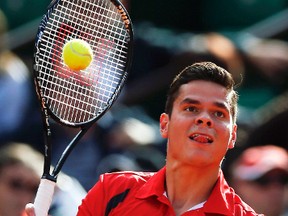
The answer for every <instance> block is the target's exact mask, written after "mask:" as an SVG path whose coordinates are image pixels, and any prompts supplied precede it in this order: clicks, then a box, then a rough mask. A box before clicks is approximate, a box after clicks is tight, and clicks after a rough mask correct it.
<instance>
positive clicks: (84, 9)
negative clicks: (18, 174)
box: [37, 0, 129, 124]
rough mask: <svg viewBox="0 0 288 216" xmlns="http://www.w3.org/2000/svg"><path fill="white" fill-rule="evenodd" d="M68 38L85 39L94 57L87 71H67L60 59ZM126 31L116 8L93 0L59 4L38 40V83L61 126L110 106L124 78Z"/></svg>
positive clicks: (97, 113)
mask: <svg viewBox="0 0 288 216" xmlns="http://www.w3.org/2000/svg"><path fill="white" fill-rule="evenodd" d="M73 38H80V39H83V40H86V41H87V42H88V43H89V44H90V46H91V48H92V50H93V54H94V58H93V61H92V63H91V64H90V66H89V67H88V68H87V69H85V70H81V71H72V70H71V69H69V68H67V66H66V65H64V63H63V61H62V58H61V55H62V47H63V46H64V44H65V43H66V42H67V41H68V40H70V39H73ZM128 42H129V32H127V29H126V28H125V24H124V22H123V20H122V18H121V15H120V14H119V12H118V10H117V8H116V7H115V6H114V5H113V4H112V3H111V2H110V1H105V0H98V2H97V4H96V3H95V1H92V0H74V1H62V2H61V3H60V4H58V5H57V7H56V8H55V9H54V11H53V12H52V13H51V16H50V17H49V20H48V23H47V26H46V29H45V30H44V33H43V36H42V38H41V47H40V54H39V59H38V60H37V61H38V62H37V64H39V65H38V66H40V67H39V68H40V69H39V70H38V80H39V82H40V87H41V88H42V89H43V93H44V96H45V97H46V99H47V102H48V105H49V106H50V109H51V110H52V112H53V113H54V114H55V115H56V116H57V117H59V118H60V120H62V121H63V122H65V123H68V124H69V123H70V124H72V123H83V122H86V121H89V120H92V119H94V118H96V117H97V116H98V115H99V114H101V113H102V112H103V110H105V109H106V108H107V107H109V106H110V105H111V103H112V101H113V95H115V94H117V91H119V89H120V85H122V83H123V81H122V80H123V78H125V76H126V73H125V70H126V68H125V67H126V62H127V53H128Z"/></svg>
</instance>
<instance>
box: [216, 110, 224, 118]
mask: <svg viewBox="0 0 288 216" xmlns="http://www.w3.org/2000/svg"><path fill="white" fill-rule="evenodd" d="M214 115H215V116H216V117H218V118H225V114H224V113H223V112H221V111H216V112H214Z"/></svg>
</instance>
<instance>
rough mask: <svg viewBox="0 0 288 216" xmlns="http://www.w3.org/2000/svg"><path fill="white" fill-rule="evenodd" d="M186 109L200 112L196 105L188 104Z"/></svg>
mask: <svg viewBox="0 0 288 216" xmlns="http://www.w3.org/2000/svg"><path fill="white" fill-rule="evenodd" d="M185 110H186V111H189V112H198V111H199V109H198V108H197V107H195V106H188V107H186V108H185Z"/></svg>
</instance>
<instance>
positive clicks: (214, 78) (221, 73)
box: [165, 62, 238, 122]
mask: <svg viewBox="0 0 288 216" xmlns="http://www.w3.org/2000/svg"><path fill="white" fill-rule="evenodd" d="M194 80H206V81H211V82H214V83H217V84H219V85H221V86H223V87H225V88H226V89H227V90H228V92H231V93H232V97H231V101H230V106H231V113H232V117H233V121H234V122H236V118H237V103H238V94H237V92H236V91H235V90H234V85H235V82H234V80H233V78H232V75H231V74H230V73H229V72H228V71H227V70H225V69H224V68H222V67H220V66H217V65H216V64H214V63H212V62H198V63H194V64H192V65H190V66H188V67H186V68H184V70H182V71H181V72H180V73H179V74H178V75H177V76H176V77H175V78H174V80H173V81H172V83H171V85H170V88H169V90H168V95H167V100H166V105H165V112H166V113H167V114H169V115H171V113H172V110H173V103H174V101H175V99H176V97H177V96H178V93H179V88H180V87H181V86H182V85H183V84H186V83H189V82H191V81H194Z"/></svg>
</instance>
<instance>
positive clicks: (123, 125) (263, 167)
mask: <svg viewBox="0 0 288 216" xmlns="http://www.w3.org/2000/svg"><path fill="white" fill-rule="evenodd" d="M13 2H14V1H13V0H9V1H8V0H3V1H2V0H1V2H0V9H1V10H0V39H1V40H0V113H1V115H0V147H1V150H0V215H5V216H10V215H13V216H15V215H21V214H22V213H21V212H22V210H23V208H24V204H26V203H27V202H30V201H33V195H34V194H35V187H36V186H37V184H38V182H39V178H40V175H41V171H40V170H39V169H41V168H42V167H41V164H42V159H41V153H42V152H43V148H44V147H43V146H44V145H43V130H42V122H41V117H40V107H39V104H38V101H37V96H36V93H35V91H34V87H33V82H32V72H33V71H32V57H33V52H32V50H33V43H34V41H33V40H34V38H31V39H30V40H28V41H26V42H25V43H24V42H23V44H22V45H19V46H18V47H15V46H13V44H11V39H13V37H14V35H11V32H15V29H17V27H21V26H25V24H26V23H29V22H31V21H33V20H34V19H37V18H39V17H41V16H42V14H43V13H45V10H46V6H47V5H48V4H49V2H48V1H36V0H35V2H34V3H35V5H34V6H35V7H37V11H36V10H34V9H31V14H29V16H26V14H27V10H28V9H27V6H28V5H27V4H25V3H26V2H25V0H22V1H15V4H13ZM21 2H22V4H21ZM200 2H201V3H200ZM229 2H230V3H227V1H224V0H221V1H215V2H213V1H195V0H193V1H181V0H179V1H172V0H171V1H165V4H163V2H161V3H160V2H158V3H157V1H156V2H155V1H152V0H151V1H139V0H137V1H132V0H131V1H128V0H123V3H124V4H125V6H126V7H127V9H129V11H130V12H131V14H130V15H131V18H132V20H133V22H134V33H135V41H134V56H133V63H132V68H131V72H130V75H129V78H128V81H127V84H126V86H125V88H124V90H123V92H122V93H121V95H120V98H119V99H118V101H117V102H116V104H115V105H114V106H113V107H112V108H111V109H110V110H109V112H107V113H106V114H105V115H104V116H103V118H101V119H100V120H99V121H98V122H97V123H96V124H95V125H94V127H93V128H91V130H90V131H89V132H88V133H87V134H86V135H85V137H84V138H83V139H82V140H81V141H80V143H79V145H77V146H76V148H75V150H74V151H73V152H72V153H71V156H70V157H69V158H68V160H67V162H66V163H65V165H64V167H63V173H62V176H61V177H59V182H60V183H59V191H62V192H61V193H59V194H60V195H58V198H57V197H56V195H57V194H56V195H55V199H54V200H55V203H54V205H53V207H54V213H53V211H52V210H53V209H52V210H51V215H57V213H55V212H57V211H59V212H61V209H60V210H59V206H62V207H63V208H64V207H65V206H66V204H65V203H61V200H62V201H63V200H65V199H66V200H67V198H65V197H67V196H68V197H70V198H71V199H73V200H74V201H73V202H72V201H71V206H73V205H74V203H78V202H79V200H81V196H82V195H83V194H85V193H86V192H87V191H88V190H89V189H90V188H91V187H92V185H93V184H94V183H95V182H96V181H97V179H98V176H99V175H100V174H101V173H103V172H110V171H117V170H142V171H157V170H158V169H160V168H161V167H162V166H163V165H164V163H165V156H164V155H165V152H164V151H165V146H164V143H165V142H164V141H163V140H162V138H161V137H160V134H159V129H158V118H159V115H160V114H161V112H163V110H164V101H165V96H166V90H167V89H168V85H169V83H170V81H171V79H172V77H174V75H175V73H176V72H178V71H180V70H181V69H182V68H183V67H185V66H187V65H188V64H191V63H194V62H197V61H213V62H215V63H217V64H218V65H220V66H222V67H224V68H226V69H227V70H228V71H229V72H231V73H232V75H233V77H234V79H235V80H236V82H237V83H238V85H239V87H238V89H237V90H238V92H239V95H240V100H239V116H238V138H237V144H236V147H235V149H233V150H230V152H229V154H228V155H227V158H226V160H225V161H224V163H223V170H224V173H225V175H226V176H227V177H228V179H229V180H230V182H231V185H232V186H233V187H234V188H235V190H236V191H237V192H238V193H239V195H240V196H241V197H243V199H244V200H245V201H246V202H247V203H249V204H250V205H251V206H252V207H253V208H254V209H255V210H256V211H258V212H263V213H266V215H267V216H284V215H285V216H287V215H288V184H287V183H288V154H287V151H288V127H287V124H286V122H287V121H288V25H287V19H288V12H287V9H288V1H285V0H277V1H275V0H268V1H265V2H263V1H261V0H258V1H257V0H255V1H237V0H232V1H229ZM180 5H181V6H180ZM220 5H222V6H220ZM177 7H179V9H177V10H176V9H175V8H177ZM21 8H22V9H21ZM40 8H42V10H40ZM17 11H18V13H16V15H15V12H17ZM21 11H22V14H20V12H21ZM23 11H25V12H23ZM32 12H33V13H32ZM12 14H13V16H12ZM161 14H162V15H161ZM15 16H16V17H15ZM22 16H23V19H22V20H21V17H22ZM244 16H246V18H245V19H243V17H244ZM19 17H20V18H19ZM24 17H25V19H24ZM285 18H286V22H285ZM283 20H284V21H283ZM21 22H22V23H21ZM32 23H33V22H32ZM285 25H286V26H285ZM27 27H28V26H27ZM277 27H278V28H277ZM280 27H281V28H280ZM18 29H21V28H18ZM36 29H37V25H36V26H34V31H35V33H36ZM9 33H10V34H9ZM10 37H11V38H10ZM18 37H19V35H18ZM20 37H21V36H20ZM11 47H13V48H11ZM52 132H53V158H52V159H53V162H54V163H55V161H56V160H58V158H59V157H60V155H61V154H62V152H63V150H64V148H65V147H66V144H67V143H68V142H69V141H70V140H71V139H72V138H73V137H74V135H75V134H76V133H77V130H76V129H71V128H63V127H62V126H59V125H58V124H57V123H55V122H52ZM9 149H10V150H9ZM11 149H12V150H13V151H16V152H17V151H20V152H25V154H18V155H17V154H16V153H13V154H12V153H11V152H13V151H12V150H11ZM30 154H31V155H34V156H35V157H34V156H31V155H30ZM39 154H40V155H39ZM19 155H22V156H23V155H24V156H25V155H26V156H27V157H26V156H25V157H26V159H25V158H24V159H23V158H19V157H20V156H19ZM4 156H5V157H4ZM8 158H10V159H8ZM12 158H13V159H12ZM27 158H28V159H27ZM33 158H34V159H33ZM27 160H28V162H29V161H30V163H28V162H27ZM32 160H33V161H32ZM8 161H10V162H8ZM31 161H32V164H31ZM35 165H37V167H35ZM39 166H40V167H39ZM22 168H23V171H20V170H22ZM25 169H26V170H25ZM18 170H19V171H18ZM28 170H29V172H31V174H28V173H29V172H28ZM25 173H26V174H25ZM26 177H27V178H26ZM61 182H64V183H63V184H61ZM68 182H70V183H71V184H72V187H71V188H74V190H73V191H74V192H75V191H77V192H75V193H74V194H75V197H73V196H71V194H68V191H71V188H69V187H68V186H69V184H68ZM73 185H74V186H73ZM67 187H68V188H67ZM83 197H84V195H83ZM57 200H60V201H59V202H57ZM7 203H10V204H11V203H15V205H14V204H13V205H7ZM67 205H68V204H67ZM7 206H10V207H11V209H9V208H8V209H7ZM13 206H15V207H13ZM16 206H17V207H16ZM57 206H58V207H57ZM68 209H69V207H68ZM12 210H13V211H14V212H13V211H12ZM74 210H75V209H73V208H71V211H72V212H71V215H75V212H73V211H74ZM10 211H11V212H10ZM65 211H66V214H65V215H68V213H67V210H65ZM52 213H53V214H52ZM58 215H61V213H60V214H58ZM62 215H63V214H62Z"/></svg>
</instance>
